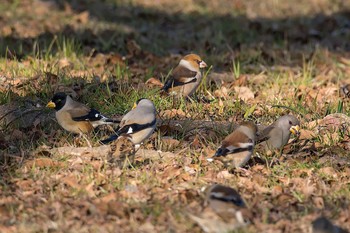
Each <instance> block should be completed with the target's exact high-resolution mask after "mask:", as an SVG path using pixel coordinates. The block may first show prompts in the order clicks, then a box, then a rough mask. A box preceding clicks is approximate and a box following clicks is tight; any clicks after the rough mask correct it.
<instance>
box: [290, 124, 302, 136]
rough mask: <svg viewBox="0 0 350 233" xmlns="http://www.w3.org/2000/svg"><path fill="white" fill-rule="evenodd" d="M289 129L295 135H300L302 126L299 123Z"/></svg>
mask: <svg viewBox="0 0 350 233" xmlns="http://www.w3.org/2000/svg"><path fill="white" fill-rule="evenodd" d="M289 131H290V132H291V133H292V134H294V135H298V134H300V127H299V125H295V126H292V127H290V129H289Z"/></svg>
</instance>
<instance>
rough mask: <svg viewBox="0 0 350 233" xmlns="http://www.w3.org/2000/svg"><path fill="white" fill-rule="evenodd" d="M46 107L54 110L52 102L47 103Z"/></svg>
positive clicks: (54, 106)
mask: <svg viewBox="0 0 350 233" xmlns="http://www.w3.org/2000/svg"><path fill="white" fill-rule="evenodd" d="M46 107H48V108H56V104H55V103H54V102H52V101H50V102H48V103H47V105H46Z"/></svg>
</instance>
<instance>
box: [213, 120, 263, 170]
mask: <svg viewBox="0 0 350 233" xmlns="http://www.w3.org/2000/svg"><path fill="white" fill-rule="evenodd" d="M257 130H258V128H257V126H256V125H255V124H254V123H253V122H251V121H246V122H243V123H242V124H241V125H239V126H238V128H237V129H236V130H234V131H233V132H232V133H231V134H230V135H228V136H227V137H226V138H225V139H224V140H223V141H222V143H221V146H220V148H219V149H218V150H217V151H216V153H215V155H214V157H213V158H217V157H220V158H223V160H224V161H225V162H230V163H231V164H232V165H233V166H234V167H235V168H241V167H243V166H244V165H245V164H246V163H247V162H248V161H249V159H250V157H251V155H252V154H253V150H254V145H255V139H256V132H257ZM213 158H211V159H209V161H210V160H212V159H213Z"/></svg>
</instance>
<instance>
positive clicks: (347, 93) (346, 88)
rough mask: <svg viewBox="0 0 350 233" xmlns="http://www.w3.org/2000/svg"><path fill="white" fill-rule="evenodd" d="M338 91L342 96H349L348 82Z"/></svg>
mask: <svg viewBox="0 0 350 233" xmlns="http://www.w3.org/2000/svg"><path fill="white" fill-rule="evenodd" d="M340 92H341V94H342V95H343V96H344V97H347V98H350V83H349V84H345V85H343V86H342V87H341V88H340Z"/></svg>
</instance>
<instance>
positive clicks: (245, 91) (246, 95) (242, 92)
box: [234, 87, 254, 101]
mask: <svg viewBox="0 0 350 233" xmlns="http://www.w3.org/2000/svg"><path fill="white" fill-rule="evenodd" d="M234 90H235V92H236V93H237V97H238V98H239V99H241V100H243V101H249V100H252V99H254V93H253V92H252V91H251V90H250V89H249V88H248V87H234Z"/></svg>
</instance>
